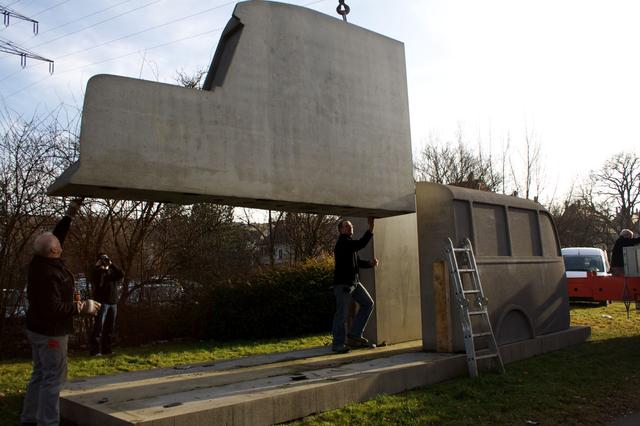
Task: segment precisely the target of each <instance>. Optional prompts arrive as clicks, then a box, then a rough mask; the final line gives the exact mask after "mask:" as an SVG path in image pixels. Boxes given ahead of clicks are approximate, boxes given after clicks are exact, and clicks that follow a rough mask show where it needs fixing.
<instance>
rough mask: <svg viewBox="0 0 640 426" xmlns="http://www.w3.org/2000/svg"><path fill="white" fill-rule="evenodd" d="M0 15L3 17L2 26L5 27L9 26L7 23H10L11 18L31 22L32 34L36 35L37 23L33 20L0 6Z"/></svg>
mask: <svg viewBox="0 0 640 426" xmlns="http://www.w3.org/2000/svg"><path fill="white" fill-rule="evenodd" d="M0 13H1V14H2V15H3V17H4V26H5V27H8V26H9V23H10V21H11V17H14V18H18V19H21V20H23V21H29V22H31V23H32V24H33V33H34V34H38V21H36V20H35V19H31V18H28V17H26V16H24V15H22V14H20V13H18V12H16V11H15V10H13V9H9V8H8V7H6V6H0Z"/></svg>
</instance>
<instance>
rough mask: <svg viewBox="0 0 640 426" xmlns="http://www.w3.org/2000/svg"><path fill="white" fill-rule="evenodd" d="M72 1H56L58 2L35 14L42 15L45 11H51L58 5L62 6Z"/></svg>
mask: <svg viewBox="0 0 640 426" xmlns="http://www.w3.org/2000/svg"><path fill="white" fill-rule="evenodd" d="M70 1H71V0H62V1H61V2H60V3H56V4H54V5H53V6H49V7H48V8H46V9H43V10H41V11H40V12H37V13H35V14H34V15H33V16H38V15H42V14H43V13H45V12H48V11H50V10H51V9H55V8H56V7H58V6H62V5H63V4H65V3H68V2H70Z"/></svg>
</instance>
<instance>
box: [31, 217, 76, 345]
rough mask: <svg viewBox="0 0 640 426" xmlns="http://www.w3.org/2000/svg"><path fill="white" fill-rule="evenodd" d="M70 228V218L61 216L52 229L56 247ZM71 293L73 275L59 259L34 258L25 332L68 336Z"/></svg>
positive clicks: (70, 325)
mask: <svg viewBox="0 0 640 426" xmlns="http://www.w3.org/2000/svg"><path fill="white" fill-rule="evenodd" d="M70 225H71V218H70V217H68V216H65V217H63V218H62V220H61V221H60V222H58V224H57V225H56V227H55V229H54V230H53V234H54V235H55V236H56V237H58V240H59V241H60V244H62V243H63V242H64V239H65V237H66V236H67V232H68V231H69V226H70ZM74 290H75V285H74V280H73V274H72V273H71V271H70V270H69V269H68V268H67V267H66V266H65V264H64V262H63V261H62V259H53V258H49V257H43V256H39V255H34V256H33V259H31V262H30V263H29V271H28V275H27V298H28V299H29V309H28V311H27V329H28V330H30V331H33V332H34V333H38V334H43V335H45V336H63V335H65V334H72V333H73V315H76V314H77V313H78V312H77V306H76V304H74V303H73V294H74Z"/></svg>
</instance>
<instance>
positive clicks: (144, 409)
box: [61, 327, 589, 426]
mask: <svg viewBox="0 0 640 426" xmlns="http://www.w3.org/2000/svg"><path fill="white" fill-rule="evenodd" d="M588 335H589V329H588V328H585V327H576V328H571V329H568V330H564V331H562V332H558V333H554V334H551V335H546V336H539V337H536V338H535V339H530V340H526V341H521V342H517V343H512V344H509V345H504V346H502V347H501V348H500V350H501V353H502V356H503V359H505V362H506V363H509V362H513V361H516V360H519V359H522V357H529V356H535V355H539V354H541V353H544V352H545V351H546V349H545V348H554V349H559V348H561V347H568V346H570V345H574V344H578V343H580V342H582V341H584V340H585V339H586V338H587V336H588ZM546 341H554V342H556V343H557V344H558V345H556V343H554V344H552V345H549V344H545V342H546ZM421 346H422V345H421V342H420V341H414V342H408V343H404V344H401V345H395V347H394V346H391V347H386V348H378V349H374V350H359V351H356V352H354V353H351V354H345V355H328V354H327V349H326V348H318V349H315V350H311V351H307V352H306V353H304V354H305V355H308V356H310V358H300V356H303V353H302V352H299V351H298V352H293V353H288V354H278V355H274V357H272V358H271V359H269V360H268V359H265V358H264V357H261V358H260V360H259V361H258V360H257V359H256V360H254V359H252V358H248V359H244V360H240V361H235V362H226V363H220V365H218V364H216V365H218V369H217V370H216V371H206V369H207V368H211V367H207V366H206V365H199V366H194V370H193V371H190V370H188V369H187V370H175V371H173V372H172V373H173V374H172V375H167V372H168V369H160V370H150V371H148V372H145V374H144V375H141V374H140V373H123V374H119V375H116V376H106V377H96V378H88V379H85V380H83V381H81V382H74V383H70V384H68V385H67V388H66V389H65V390H64V391H63V392H62V395H61V398H62V399H61V410H62V416H63V417H64V418H66V419H69V420H72V421H76V422H78V421H79V422H80V423H81V424H83V425H104V426H109V425H132V424H137V425H154V426H155V425H173V426H179V425H192V424H199V425H222V424H225V425H267V424H274V423H279V422H286V421H290V420H294V419H297V418H301V417H304V416H307V415H310V414H313V413H318V412H322V411H325V410H329V409H334V408H338V407H342V406H344V405H346V404H348V403H350V402H360V401H365V400H368V399H371V398H373V397H375V396H377V395H380V394H392V393H398V392H403V391H406V390H409V389H413V388H416V387H419V386H425V385H430V384H434V383H439V382H442V381H445V380H449V379H452V378H454V377H458V376H464V375H467V365H466V361H465V358H466V356H465V355H464V354H445V353H433V352H431V353H429V352H422V351H420V348H421ZM260 362H266V363H265V364H260ZM245 365H246V367H245ZM201 369H205V370H201ZM301 375H303V376H304V379H303V380H293V379H292V377H299V376H301ZM206 380H209V381H210V382H209V383H206Z"/></svg>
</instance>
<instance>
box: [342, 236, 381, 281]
mask: <svg viewBox="0 0 640 426" xmlns="http://www.w3.org/2000/svg"><path fill="white" fill-rule="evenodd" d="M372 236H373V233H371V231H369V230H367V231H366V232H365V233H364V235H363V236H362V238H360V239H359V240H354V239H352V238H351V237H350V236H348V235H346V234H340V236H339V237H338V241H337V242H336V247H335V248H334V250H333V254H334V256H335V261H336V265H335V269H334V272H333V285H351V284H354V283H356V282H357V281H358V279H359V278H358V271H359V269H360V268H371V264H370V263H369V262H367V261H364V260H361V259H360V258H359V257H358V254H357V252H358V251H359V250H362V249H363V248H364V247H365V246H366V245H367V243H368V242H369V240H370V239H371V237H372Z"/></svg>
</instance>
